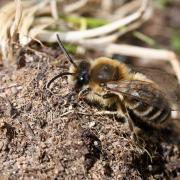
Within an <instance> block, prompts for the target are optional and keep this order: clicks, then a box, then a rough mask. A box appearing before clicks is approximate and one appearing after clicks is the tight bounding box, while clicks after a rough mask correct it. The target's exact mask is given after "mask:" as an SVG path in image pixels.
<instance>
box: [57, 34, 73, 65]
mask: <svg viewBox="0 0 180 180" xmlns="http://www.w3.org/2000/svg"><path fill="white" fill-rule="evenodd" d="M56 36H57V39H58V44H59V47H60V48H61V50H62V51H63V53H64V54H65V56H66V58H67V59H68V60H69V61H70V63H71V64H73V66H74V67H75V68H77V65H76V63H75V62H74V61H73V59H72V58H71V56H70V55H69V53H68V52H67V51H66V49H65V47H64V46H63V43H62V41H61V39H60V37H59V35H58V34H56Z"/></svg>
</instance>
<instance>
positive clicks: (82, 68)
mask: <svg viewBox="0 0 180 180" xmlns="http://www.w3.org/2000/svg"><path fill="white" fill-rule="evenodd" d="M57 39H58V43H59V45H60V47H61V49H62V51H63V53H64V54H65V55H66V57H67V59H68V60H69V61H70V63H71V65H70V68H69V72H64V73H61V74H58V75H57V76H55V77H53V78H52V79H51V80H50V81H49V82H48V83H47V88H49V86H50V84H51V83H52V82H53V81H54V80H56V79H57V78H59V77H62V76H64V75H68V82H69V84H71V85H72V86H73V87H74V89H75V91H76V92H78V93H79V95H83V97H84V98H85V99H86V100H88V101H90V102H93V103H94V102H95V103H98V104H100V105H101V106H102V107H103V108H105V109H106V108H110V107H112V106H113V107H114V106H115V111H112V112H111V111H109V114H113V113H116V114H117V116H119V117H122V118H125V119H126V120H127V122H128V123H129V127H130V129H131V130H132V131H134V129H133V127H134V125H136V126H139V127H141V128H143V127H145V126H146V125H150V126H161V124H163V123H164V122H166V121H167V120H168V119H169V118H170V116H171V105H170V102H169V101H168V98H166V95H165V93H164V92H163V91H162V90H161V88H160V87H159V86H158V84H156V83H155V82H154V81H152V80H151V79H149V78H147V77H146V76H145V75H144V74H142V73H139V72H133V71H132V70H131V69H130V68H129V67H127V65H126V64H124V63H122V62H119V61H117V60H113V59H110V58H107V57H99V58H97V59H95V60H93V61H87V60H82V61H79V62H76V63H75V62H74V61H73V59H72V58H71V57H70V56H69V54H68V53H67V51H66V50H65V48H64V46H63V44H62V42H61V40H60V38H59V36H58V35H57Z"/></svg>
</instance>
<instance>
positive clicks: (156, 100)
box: [125, 84, 171, 125]
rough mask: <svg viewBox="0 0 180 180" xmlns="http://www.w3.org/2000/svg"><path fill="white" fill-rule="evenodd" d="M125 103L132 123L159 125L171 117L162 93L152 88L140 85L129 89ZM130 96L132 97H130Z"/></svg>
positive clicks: (168, 106)
mask: <svg viewBox="0 0 180 180" xmlns="http://www.w3.org/2000/svg"><path fill="white" fill-rule="evenodd" d="M128 94H130V96H128V95H127V96H125V102H126V106H127V109H128V111H129V114H130V116H131V118H132V120H133V121H135V123H136V121H137V122H143V123H147V124H150V125H160V124H162V123H163V122H165V121H166V120H167V119H168V118H169V117H170V115H171V108H170V105H169V103H168V101H167V100H166V98H165V97H164V96H163V94H162V92H161V91H160V90H158V89H155V88H154V87H153V86H149V85H146V84H141V85H140V86H136V89H135V88H133V89H129V90H128ZM131 95H132V96H131Z"/></svg>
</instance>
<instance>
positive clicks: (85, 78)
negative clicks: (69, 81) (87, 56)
mask: <svg viewBox="0 0 180 180" xmlns="http://www.w3.org/2000/svg"><path fill="white" fill-rule="evenodd" d="M89 68H90V64H89V63H88V62H87V61H81V62H80V64H79V66H78V68H77V75H76V85H75V86H76V87H77V88H80V87H82V86H83V85H86V84H88V83H89V80H90V76H89Z"/></svg>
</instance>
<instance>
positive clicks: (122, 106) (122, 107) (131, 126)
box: [118, 102, 138, 141]
mask: <svg viewBox="0 0 180 180" xmlns="http://www.w3.org/2000/svg"><path fill="white" fill-rule="evenodd" d="M119 105H120V106H119V107H118V112H120V113H121V114H123V115H124V117H125V119H126V121H127V123H128V126H129V129H130V131H131V132H132V138H133V139H134V140H135V141H137V140H138V136H137V133H136V128H135V125H134V122H133V120H132V118H131V117H130V115H129V113H128V111H127V108H126V106H125V103H124V102H121V103H120V104H119Z"/></svg>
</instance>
